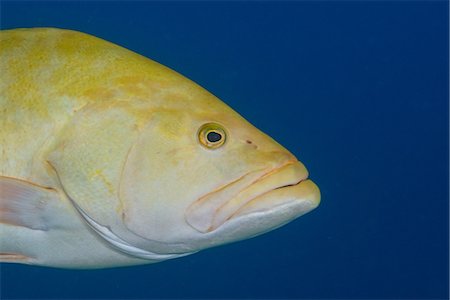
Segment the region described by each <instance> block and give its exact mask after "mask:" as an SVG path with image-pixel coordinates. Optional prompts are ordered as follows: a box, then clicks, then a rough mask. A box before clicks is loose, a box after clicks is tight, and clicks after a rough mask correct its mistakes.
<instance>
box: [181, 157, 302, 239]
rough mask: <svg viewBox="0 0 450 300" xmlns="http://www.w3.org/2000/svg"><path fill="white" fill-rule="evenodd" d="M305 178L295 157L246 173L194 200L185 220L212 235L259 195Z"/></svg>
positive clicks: (297, 182) (198, 229) (298, 182)
mask: <svg viewBox="0 0 450 300" xmlns="http://www.w3.org/2000/svg"><path fill="white" fill-rule="evenodd" d="M307 178H308V171H307V170H306V168H305V167H304V165H303V164H302V163H301V162H299V161H298V160H297V159H295V158H294V159H292V158H291V159H289V160H286V161H284V162H282V163H280V164H278V165H277V166H274V167H271V168H265V169H260V170H256V171H252V172H248V173H246V174H244V175H243V176H241V177H240V178H238V179H236V180H234V181H232V182H230V183H228V184H226V185H224V186H222V187H220V188H218V189H216V190H215V191H213V192H210V193H208V194H206V195H204V196H202V197H200V198H199V199H197V201H195V202H194V203H193V204H191V205H190V206H189V207H188V209H187V210H186V212H185V220H186V222H187V223H188V224H189V225H190V226H191V227H193V228H194V229H195V230H197V231H199V232H201V233H208V232H213V231H215V230H217V229H218V228H219V227H221V226H222V225H223V224H224V223H226V222H227V221H228V220H230V219H231V218H233V216H234V215H235V214H236V213H237V212H238V211H239V210H240V209H241V208H242V207H244V206H246V205H247V204H248V203H250V202H252V201H256V199H257V198H259V197H260V196H263V195H265V194H268V193H270V192H272V191H274V190H280V189H284V188H287V187H290V186H296V185H298V184H300V183H301V182H302V181H304V180H306V179H307Z"/></svg>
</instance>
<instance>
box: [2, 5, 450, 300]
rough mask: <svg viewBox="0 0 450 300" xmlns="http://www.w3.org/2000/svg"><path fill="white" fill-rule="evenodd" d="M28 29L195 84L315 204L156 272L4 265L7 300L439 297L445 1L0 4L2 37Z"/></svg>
mask: <svg viewBox="0 0 450 300" xmlns="http://www.w3.org/2000/svg"><path fill="white" fill-rule="evenodd" d="M37 26H54V27H62V28H70V29H76V30H80V31H84V32H88V33H91V34H93V35H96V36H99V37H102V38H104V39H106V40H109V41H112V42H115V43H117V44H119V45H122V46H125V47H127V48H129V49H132V50H134V51H136V52H138V53H140V54H143V55H145V56H148V57H151V58H153V59H155V60H156V61H159V62H161V63H163V64H165V65H167V66H169V67H171V68H173V69H175V70H177V71H179V72H181V73H182V74H184V75H185V76H187V77H189V78H191V79H192V80H194V81H196V82H197V83H199V84H200V85H202V86H204V87H205V88H207V89H208V90H209V91H211V92H212V93H214V94H215V95H217V96H218V97H220V98H221V99H223V100H224V101H225V102H226V103H228V104H229V105H230V106H232V107H233V108H234V109H236V110H237V111H238V112H240V113H241V114H242V115H243V116H244V117H246V118H247V119H248V120H250V121H251V122H252V123H253V124H255V125H256V126H257V127H259V128H260V129H261V130H263V131H265V132H266V133H268V134H269V135H271V136H272V137H274V138H275V139H276V140H277V141H279V142H280V143H281V144H283V145H285V146H286V147H287V148H288V149H290V150H291V151H292V152H293V153H294V154H296V155H297V156H298V157H299V158H300V160H302V161H303V162H304V163H305V165H306V166H307V167H308V169H309V171H310V175H311V177H312V178H313V180H314V181H315V182H316V183H317V184H318V185H319V187H320V188H321V191H322V203H321V205H320V207H319V208H318V209H317V210H315V211H313V212H311V213H309V214H308V215H305V216H303V217H301V218H299V219H298V220H296V221H295V222H293V223H291V224H289V225H287V226H285V227H283V228H281V229H278V230H276V231H273V232H271V233H268V234H265V235H263V236H260V237H258V238H254V239H251V240H247V241H244V242H239V243H235V244H230V245H226V246H222V247H218V248H214V249H209V250H206V251H203V252H200V253H198V254H195V255H192V256H189V257H185V258H182V259H176V260H172V261H167V262H164V263H160V264H153V265H146V266H139V267H129V268H119V269H109V270H91V271H74V270H58V269H51V268H41V267H30V266H23V265H6V264H3V265H2V270H1V298H21V297H22V298H151V297H158V298H172V297H177V298H205V297H206V298H448V288H449V284H448V280H449V276H448V263H449V261H448V233H449V232H448V211H449V209H448V186H449V177H448V130H449V128H448V79H449V78H448V3H447V2H445V1H427V2H421V1H410V2H409V1H395V2H394V1H392V2H389V1H387V2H378V1H373V2H372V1H370V2H359V1H354V2H341V1H333V2H322V1H320V2H309V1H306V2H303V1H300V2H168V3H161V2H143V1H141V2H121V1H116V2H66V1H63V2H56V1H55V2H5V1H2V2H1V28H2V29H7V28H15V27H37ZM0 76H1V74H0Z"/></svg>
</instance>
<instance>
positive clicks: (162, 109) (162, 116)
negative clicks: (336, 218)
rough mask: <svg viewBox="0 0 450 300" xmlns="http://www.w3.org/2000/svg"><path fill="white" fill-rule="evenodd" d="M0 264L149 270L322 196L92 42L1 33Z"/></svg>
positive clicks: (205, 104) (63, 33) (227, 120)
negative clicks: (146, 267) (141, 267)
mask: <svg viewBox="0 0 450 300" xmlns="http://www.w3.org/2000/svg"><path fill="white" fill-rule="evenodd" d="M0 74H1V79H0V120H1V121H0V125H1V130H0V147H1V149H0V153H1V160H0V261H1V262H6V263H21V264H29V265H37V266H45V267H55V268H68V269H98V268H112V267H123V266H133V265H140V264H148V263H156V262H160V261H164V260H168V259H173V258H178V257H183V256H186V255H189V254H193V253H195V252H198V251H200V250H203V249H207V248H211V247H215V246H219V245H224V244H227V243H231V242H236V241H240V240H244V239H248V238H252V237H254V236H257V235H260V234H263V233H265V232H268V231H271V230H273V229H275V228H278V227H280V226H282V225H285V224H287V223H289V222H290V221H292V220H294V219H296V218H297V217H299V216H301V215H303V214H305V213H307V212H309V211H311V210H313V209H314V208H316V207H317V206H318V205H319V203H320V190H319V188H318V187H317V185H316V184H315V183H314V182H313V181H311V180H310V179H309V174H308V171H307V169H306V167H305V166H304V165H303V163H301V162H300V161H299V160H298V159H297V158H296V157H295V156H294V155H293V154H292V153H291V152H289V151H288V150H287V149H285V148H284V147H283V146H281V145H280V144H278V143H277V142H276V141H274V140H273V139H272V138H270V137H269V136H267V135H266V134H264V133H263V132H261V131H260V130H258V129H257V128H255V127H254V126H253V125H251V124H250V123H249V122H248V121H246V120H245V119H244V118H243V117H242V116H240V115H239V114H238V113H237V112H235V111H234V110H233V109H232V108H230V107H229V106H228V105H226V104H225V103H224V102H222V101H221V100H219V99H218V98H217V97H216V96H214V95H213V94H211V93H210V92H208V91H207V90H205V89H204V88H202V87H200V86H199V85H197V84H196V83H194V82H193V81H191V80H189V79H187V78H186V77H184V76H182V75H180V74H179V73H177V72H175V71H173V70H171V69H169V68H168V67H165V66H163V65H161V64H160V63H158V62H156V61H153V60H151V59H148V58H146V57H144V56H142V55H140V54H137V53H135V52H132V51H130V50H128V49H126V48H124V47H122V46H119V45H115V44H113V43H110V42H108V41H105V40H103V39H100V38H97V37H94V36H92V35H89V34H86V33H82V32H78V31H74V30H69V29H58V28H17V29H9V30H2V31H0Z"/></svg>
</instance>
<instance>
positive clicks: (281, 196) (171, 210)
mask: <svg viewBox="0 0 450 300" xmlns="http://www.w3.org/2000/svg"><path fill="white" fill-rule="evenodd" d="M208 103H209V102H208ZM210 103H211V104H210V105H204V106H200V107H203V108H199V107H197V108H195V109H194V108H191V109H189V110H186V109H179V110H176V109H166V108H164V109H157V110H155V111H154V112H153V113H152V117H151V118H150V121H149V122H148V123H147V124H146V126H145V128H143V129H142V132H141V133H140V135H139V138H138V140H137V141H136V143H135V144H134V145H133V147H132V149H131V150H130V152H129V153H128V156H127V160H126V164H125V166H124V169H123V174H122V179H121V186H120V195H119V196H120V201H121V203H122V205H123V207H122V221H123V224H125V226H126V228H127V229H128V230H129V231H130V232H133V234H136V235H138V236H140V237H142V238H144V239H146V240H151V241H157V243H158V246H157V247H156V248H158V249H157V251H156V252H159V253H162V252H164V253H187V252H194V251H198V250H201V249H204V248H208V247H212V246H217V245H221V244H225V243H230V242H234V241H238V240H242V239H246V238H249V237H253V236H256V235H259V234H262V233H264V232H267V231H270V230H272V229H275V228H277V227H279V226H281V225H283V224H285V223H287V222H289V221H291V220H293V219H295V218H297V217H299V216H301V215H303V214H304V213H307V212H308V211H310V210H312V209H314V208H315V207H317V205H318V204H319V202H320V192H319V189H318V188H317V186H316V185H315V184H314V183H313V182H312V181H311V180H309V179H308V171H307V169H306V168H305V166H304V165H303V164H302V163H301V162H300V161H298V160H297V158H296V157H295V156H294V155H293V154H292V153H290V152H289V151H288V150H286V149H285V148H284V147H282V146H281V145H279V144H278V143H277V142H275V141H274V140H273V139H272V138H270V137H269V136H267V135H266V134H264V133H262V132H261V131H260V130H258V129H257V128H255V127H254V126H253V125H251V124H250V123H249V122H247V121H246V120H245V119H244V118H242V117H241V116H240V115H239V114H237V113H236V112H234V111H233V110H232V109H231V108H229V107H228V106H226V105H225V104H223V103H222V102H220V101H219V100H218V99H217V100H215V99H214V101H211V102H210ZM142 247H145V246H142ZM153 248H155V247H153Z"/></svg>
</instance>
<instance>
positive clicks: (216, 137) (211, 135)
mask: <svg viewBox="0 0 450 300" xmlns="http://www.w3.org/2000/svg"><path fill="white" fill-rule="evenodd" d="M206 138H207V139H208V142H210V143H216V142H218V141H220V140H221V139H222V135H221V134H220V133H218V132H215V131H210V132H208V134H207V135H206Z"/></svg>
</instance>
